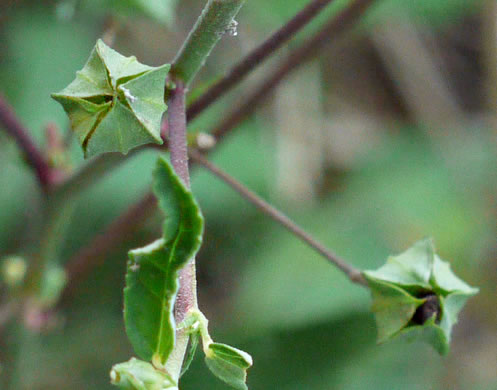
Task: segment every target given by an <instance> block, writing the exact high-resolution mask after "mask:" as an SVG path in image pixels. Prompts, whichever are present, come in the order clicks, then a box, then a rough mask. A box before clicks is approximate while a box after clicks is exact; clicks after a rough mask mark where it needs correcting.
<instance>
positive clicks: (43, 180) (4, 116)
mask: <svg viewBox="0 0 497 390" xmlns="http://www.w3.org/2000/svg"><path fill="white" fill-rule="evenodd" d="M0 124H1V125H3V126H2V127H4V128H5V131H6V132H7V133H8V134H9V135H10V136H11V137H12V138H13V139H14V140H15V141H16V143H17V145H18V146H19V148H20V149H21V150H22V152H23V154H24V156H25V158H26V161H27V162H28V163H29V165H31V167H32V168H33V169H34V171H35V173H36V177H37V178H38V181H39V183H40V185H41V187H42V188H43V189H47V188H48V186H49V185H50V184H51V171H52V169H51V167H50V165H49V164H48V162H47V161H46V159H45V156H44V155H43V153H42V152H41V151H40V150H39V149H38V147H37V146H36V144H35V142H34V141H33V140H32V139H31V137H30V135H29V133H28V131H27V130H26V129H25V128H24V126H23V125H22V124H21V122H20V120H19V119H18V118H17V116H16V115H15V113H14V111H13V110H12V108H11V107H10V106H9V105H8V104H7V102H6V100H5V99H4V97H3V96H2V95H0Z"/></svg>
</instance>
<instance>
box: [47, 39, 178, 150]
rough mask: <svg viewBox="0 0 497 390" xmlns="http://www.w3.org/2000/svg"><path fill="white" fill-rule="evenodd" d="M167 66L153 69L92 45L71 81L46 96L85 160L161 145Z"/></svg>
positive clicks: (104, 47) (102, 43) (100, 41)
mask: <svg viewBox="0 0 497 390" xmlns="http://www.w3.org/2000/svg"><path fill="white" fill-rule="evenodd" d="M169 68H170V65H168V64H166V65H162V66H160V67H157V68H154V67H151V66H147V65H143V64H141V63H139V62H138V61H137V60H136V58H135V57H125V56H123V55H121V54H119V53H118V52H116V51H114V50H112V49H111V48H110V47H108V46H107V45H106V44H105V43H104V42H103V41H102V40H98V41H97V44H96V45H95V47H94V49H93V51H92V52H91V54H90V58H89V59H88V61H87V62H86V64H85V66H84V67H83V69H82V70H80V71H78V72H76V78H75V79H74V80H73V81H72V82H71V84H69V85H68V86H67V87H66V88H64V89H63V90H62V91H60V92H58V93H54V94H52V97H53V98H54V99H55V100H56V101H58V102H59V103H60V104H61V105H62V107H63V108H64V110H65V111H66V113H67V115H68V116H69V120H70V122H71V127H72V129H73V131H74V132H75V134H76V136H77V137H78V140H79V142H80V144H81V146H82V148H83V151H84V154H85V157H91V156H94V155H96V154H100V153H105V152H121V153H124V154H126V153H128V151H129V150H130V149H132V148H134V147H136V146H139V145H142V144H146V143H157V144H161V143H162V139H161V136H160V125H161V119H162V115H163V114H164V112H165V111H166V109H167V106H166V104H165V103H164V85H165V81H166V76H167V74H168V72H169Z"/></svg>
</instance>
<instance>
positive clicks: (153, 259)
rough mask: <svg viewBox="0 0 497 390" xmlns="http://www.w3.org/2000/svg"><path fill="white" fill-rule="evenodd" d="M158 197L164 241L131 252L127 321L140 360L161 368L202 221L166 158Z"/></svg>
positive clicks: (157, 181)
mask: <svg viewBox="0 0 497 390" xmlns="http://www.w3.org/2000/svg"><path fill="white" fill-rule="evenodd" d="M154 192H155V194H156V196H157V198H158V200H159V206H160V208H161V210H162V211H163V212H164V214H165V215H166V219H165V223H164V229H163V238H161V239H159V240H157V241H155V242H154V243H152V244H150V245H148V246H146V247H144V248H141V249H135V250H133V251H130V252H129V259H130V260H129V262H128V267H127V273H126V288H125V290H124V319H125V325H126V332H127V334H128V337H129V339H130V341H131V343H132V344H133V347H134V349H135V352H136V353H137V354H138V356H140V357H141V358H142V359H144V360H151V361H152V362H153V364H154V365H155V366H156V367H158V368H163V367H164V366H165V363H166V361H167V359H168V357H169V354H170V353H171V351H172V349H173V347H174V342H175V328H176V327H175V323H174V316H173V307H174V300H175V297H176V293H177V290H178V271H179V270H180V269H181V268H182V267H183V266H185V265H186V264H187V263H188V262H189V261H190V260H191V259H193V257H194V256H195V254H196V253H197V251H198V249H199V248H200V245H201V242H202V233H203V217H202V215H201V213H200V209H199V206H198V204H197V203H196V201H195V199H194V198H193V196H192V194H191V192H190V190H189V189H187V188H186V187H185V185H184V184H183V182H182V181H181V180H180V179H179V178H178V177H177V176H176V174H175V173H174V171H173V169H172V168H171V167H170V165H169V164H168V163H167V161H166V160H164V159H162V158H160V159H159V160H158V163H157V167H156V169H155V171H154Z"/></svg>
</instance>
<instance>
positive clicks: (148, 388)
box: [110, 358, 178, 390]
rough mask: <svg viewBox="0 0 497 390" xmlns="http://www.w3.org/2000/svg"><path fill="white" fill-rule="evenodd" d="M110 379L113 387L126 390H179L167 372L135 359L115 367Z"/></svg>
mask: <svg viewBox="0 0 497 390" xmlns="http://www.w3.org/2000/svg"><path fill="white" fill-rule="evenodd" d="M110 378H111V383H112V384H113V385H116V386H119V387H120V388H122V389H125V390H166V389H168V390H178V386H177V384H176V383H175V382H174V380H173V379H172V378H171V377H170V376H169V375H167V374H166V373H165V372H163V371H160V370H157V369H156V368H154V366H152V365H151V364H150V363H147V362H144V361H141V360H138V359H135V358H131V359H130V360H129V361H127V362H125V363H119V364H116V365H114V366H113V367H112V370H111V372H110Z"/></svg>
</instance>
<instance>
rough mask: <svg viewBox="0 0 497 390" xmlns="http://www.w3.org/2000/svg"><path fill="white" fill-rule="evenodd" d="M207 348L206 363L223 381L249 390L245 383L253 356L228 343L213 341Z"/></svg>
mask: <svg viewBox="0 0 497 390" xmlns="http://www.w3.org/2000/svg"><path fill="white" fill-rule="evenodd" d="M204 350H205V364H207V367H209V370H211V372H212V373H213V374H214V375H215V376H217V377H218V378H219V379H221V380H222V381H224V382H226V383H227V384H229V385H230V386H231V387H233V388H235V389H237V390H248V387H247V385H246V384H245V382H246V380H247V369H248V368H249V367H251V366H252V357H251V356H250V355H249V354H248V353H246V352H243V351H241V350H239V349H237V348H234V347H231V346H229V345H226V344H220V343H211V344H209V345H208V347H207V348H204Z"/></svg>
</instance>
